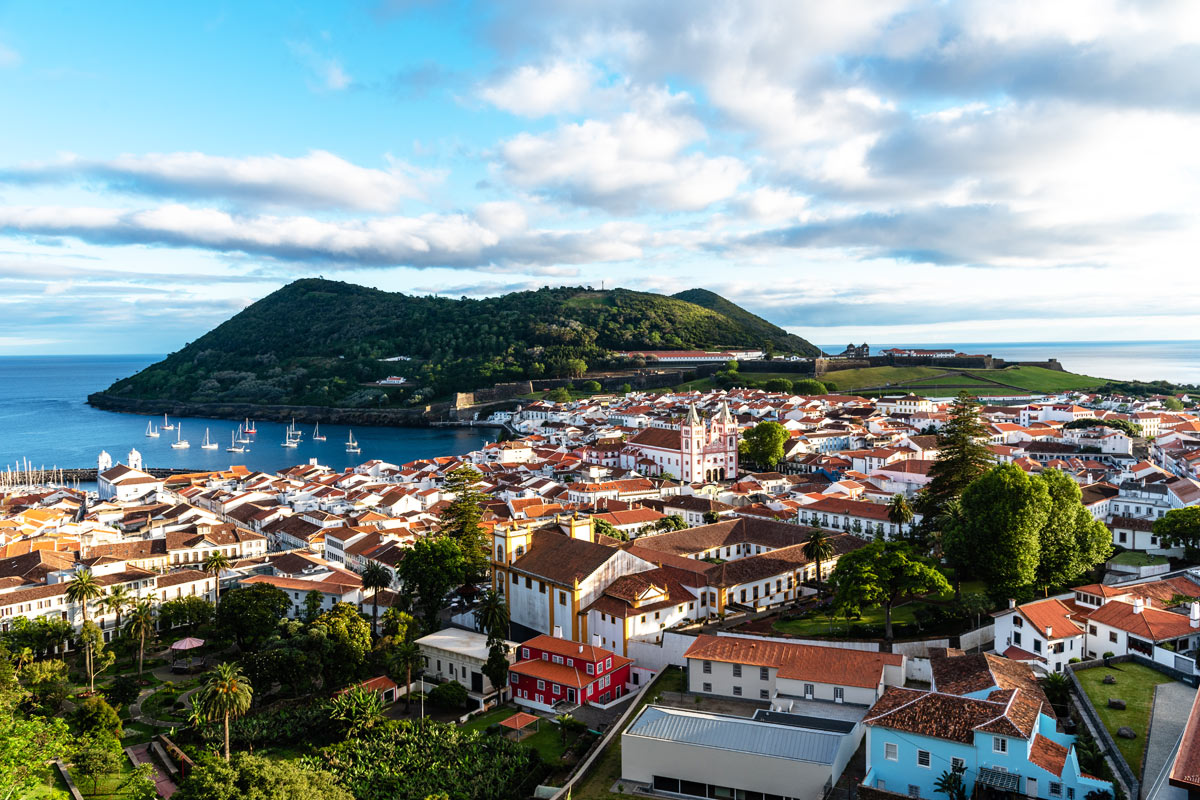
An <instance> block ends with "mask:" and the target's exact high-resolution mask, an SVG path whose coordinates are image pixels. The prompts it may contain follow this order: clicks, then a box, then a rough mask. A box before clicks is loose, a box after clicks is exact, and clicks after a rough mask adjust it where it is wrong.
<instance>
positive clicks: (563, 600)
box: [558, 592, 567, 606]
mask: <svg viewBox="0 0 1200 800" xmlns="http://www.w3.org/2000/svg"><path fill="white" fill-rule="evenodd" d="M558 604H559V605H560V606H565V605H566V604H567V593H566V592H559V593H558Z"/></svg>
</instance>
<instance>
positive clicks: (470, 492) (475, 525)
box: [441, 466, 491, 583]
mask: <svg viewBox="0 0 1200 800" xmlns="http://www.w3.org/2000/svg"><path fill="white" fill-rule="evenodd" d="M482 479H483V475H481V474H480V473H479V472H478V471H477V470H474V469H471V468H470V467H467V466H462V467H459V468H458V469H456V470H454V471H453V472H451V473H450V474H449V475H447V476H446V480H445V482H444V483H443V485H442V490H443V491H445V492H449V493H452V494H453V495H454V499H453V500H451V501H450V505H448V506H447V507H446V508H445V509H444V510H443V511H442V515H441V523H442V533H444V534H446V535H447V536H449V537H450V538H451V539H453V540H454V541H455V542H457V543H458V545H459V547H460V548H461V549H462V554H463V558H464V559H465V560H466V576H465V577H466V580H467V582H469V583H475V582H478V581H481V580H483V579H484V578H485V577H487V574H488V567H489V563H490V562H489V560H488V554H489V552H490V551H491V548H490V547H489V544H488V537H487V532H486V531H485V530H484V528H483V525H482V524H481V520H482V519H483V501H484V499H485V498H484V494H483V493H482V492H480V491H479V485H478V484H479V481H481V480H482Z"/></svg>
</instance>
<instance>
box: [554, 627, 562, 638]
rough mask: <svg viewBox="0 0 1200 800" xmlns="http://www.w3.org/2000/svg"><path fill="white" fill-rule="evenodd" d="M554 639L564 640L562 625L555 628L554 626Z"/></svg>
mask: <svg viewBox="0 0 1200 800" xmlns="http://www.w3.org/2000/svg"><path fill="white" fill-rule="evenodd" d="M554 638H555V639H561V638H563V634H562V625H555V626H554Z"/></svg>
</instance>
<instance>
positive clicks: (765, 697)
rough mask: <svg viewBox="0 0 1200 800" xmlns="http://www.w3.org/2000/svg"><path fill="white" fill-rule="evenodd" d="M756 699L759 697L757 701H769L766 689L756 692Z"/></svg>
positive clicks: (769, 696)
mask: <svg viewBox="0 0 1200 800" xmlns="http://www.w3.org/2000/svg"><path fill="white" fill-rule="evenodd" d="M758 697H759V699H760V700H770V699H771V693H770V692H769V691H767V690H766V689H759V690H758Z"/></svg>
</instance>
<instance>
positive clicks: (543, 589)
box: [538, 581, 546, 594]
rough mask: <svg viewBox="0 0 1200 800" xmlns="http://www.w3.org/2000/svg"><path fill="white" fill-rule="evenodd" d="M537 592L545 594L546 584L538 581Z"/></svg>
mask: <svg viewBox="0 0 1200 800" xmlns="http://www.w3.org/2000/svg"><path fill="white" fill-rule="evenodd" d="M538 591H539V592H541V593H542V594H545V593H546V584H544V583H542V582H541V581H538Z"/></svg>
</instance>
